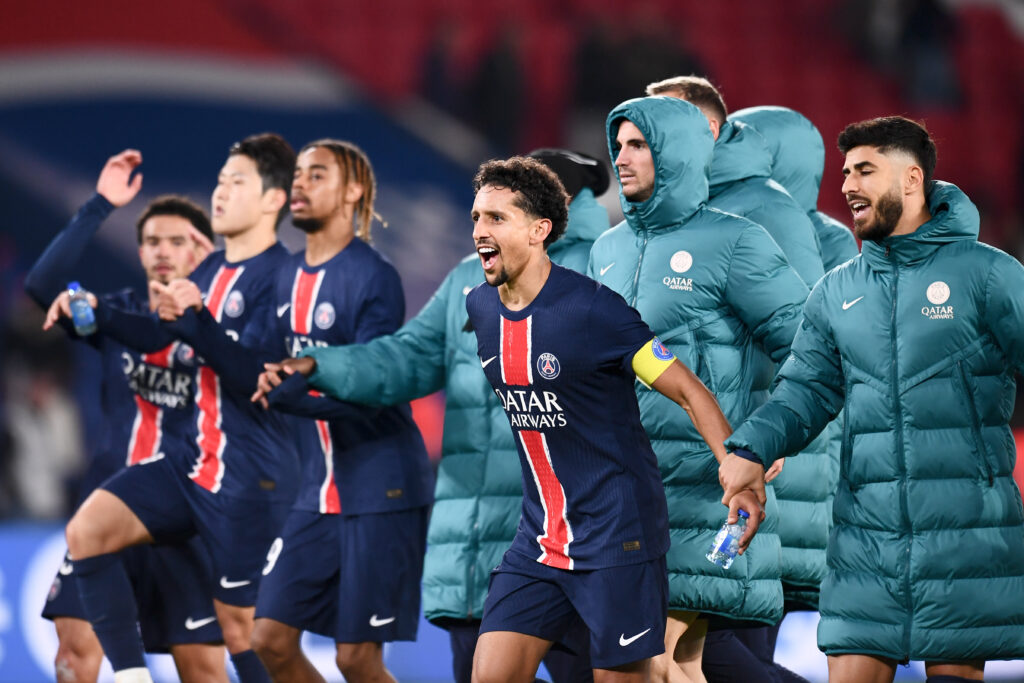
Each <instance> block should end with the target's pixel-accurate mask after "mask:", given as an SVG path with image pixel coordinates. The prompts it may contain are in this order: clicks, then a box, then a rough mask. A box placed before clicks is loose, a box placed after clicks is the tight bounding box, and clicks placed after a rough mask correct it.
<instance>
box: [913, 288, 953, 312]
mask: <svg viewBox="0 0 1024 683" xmlns="http://www.w3.org/2000/svg"><path fill="white" fill-rule="evenodd" d="M949 294H950V291H949V285H947V284H946V283H945V282H943V281H941V280H937V281H935V282H933V283H931V284H930V285H928V289H926V290H925V293H924V295H925V296H926V297H927V298H928V301H930V302H931V303H932V304H933V305H931V306H922V307H921V315H923V316H925V317H927V318H928V319H929V320H952V319H953V307H952V306H945V305H943V304H945V303H946V302H947V301H949Z"/></svg>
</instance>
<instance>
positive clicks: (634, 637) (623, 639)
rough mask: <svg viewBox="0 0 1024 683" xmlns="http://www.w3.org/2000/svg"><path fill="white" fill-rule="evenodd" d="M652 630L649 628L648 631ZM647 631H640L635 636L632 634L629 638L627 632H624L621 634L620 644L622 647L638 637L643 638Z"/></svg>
mask: <svg viewBox="0 0 1024 683" xmlns="http://www.w3.org/2000/svg"><path fill="white" fill-rule="evenodd" d="M650 630H651V629H647V631H650ZM647 631H640V633H638V634H636V635H635V636H630V637H629V638H627V637H626V634H625V633H623V634H622V635H620V636H619V645H621V646H622V647H626V646H627V645H629V644H630V643H632V642H633V641H634V640H636V639H637V638H642V637H643V636H645V635H647Z"/></svg>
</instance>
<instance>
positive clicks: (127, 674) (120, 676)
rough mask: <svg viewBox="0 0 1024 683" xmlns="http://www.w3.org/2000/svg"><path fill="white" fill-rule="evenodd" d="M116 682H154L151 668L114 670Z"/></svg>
mask: <svg viewBox="0 0 1024 683" xmlns="http://www.w3.org/2000/svg"><path fill="white" fill-rule="evenodd" d="M114 683H153V677H152V676H150V675H149V669H147V668H145V667H143V668H141V669H121V670H120V671H115V672H114Z"/></svg>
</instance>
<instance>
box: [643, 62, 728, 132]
mask: <svg viewBox="0 0 1024 683" xmlns="http://www.w3.org/2000/svg"><path fill="white" fill-rule="evenodd" d="M646 92H647V94H648V95H665V94H667V93H675V94H677V95H679V96H681V97H682V98H683V99H684V100H686V101H687V102H689V103H690V104H692V105H694V106H696V107H697V108H698V109H700V110H702V111H704V110H709V111H710V112H711V113H712V114H713V115H714V117H715V119H716V120H717V121H718V125H720V126H722V125H725V119H726V117H727V116H728V115H729V110H728V109H726V108H725V100H723V99H722V93H720V92H719V91H718V88H716V87H715V86H714V85H712V83H711V81H709V80H708V79H706V78H703V77H701V76H694V75H690V76H674V77H673V78H666V79H665V80H663V81H655V82H654V83H651V84H650V85H648V86H647V90H646Z"/></svg>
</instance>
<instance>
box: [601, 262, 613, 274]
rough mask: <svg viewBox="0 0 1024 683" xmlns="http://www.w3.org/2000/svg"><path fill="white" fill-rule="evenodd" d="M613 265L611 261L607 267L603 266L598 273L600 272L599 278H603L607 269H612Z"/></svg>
mask: <svg viewBox="0 0 1024 683" xmlns="http://www.w3.org/2000/svg"><path fill="white" fill-rule="evenodd" d="M614 265H615V261H612V262H611V263H609V264H608V265H607V266H605V267H604V268H602V269H601V271H600V272H601V277H604V274H605V273H607V272H608V269H609V268H611V267H612V266H614Z"/></svg>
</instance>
